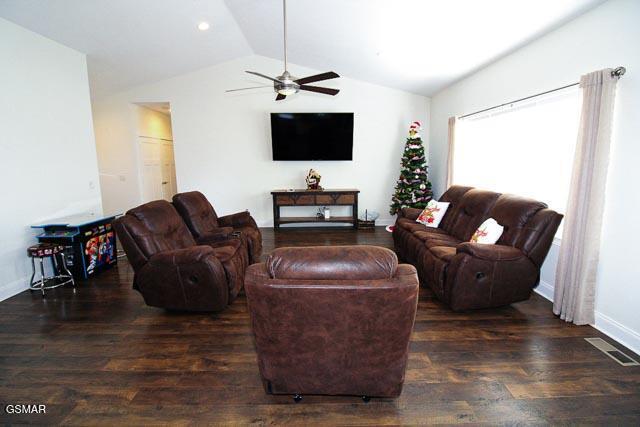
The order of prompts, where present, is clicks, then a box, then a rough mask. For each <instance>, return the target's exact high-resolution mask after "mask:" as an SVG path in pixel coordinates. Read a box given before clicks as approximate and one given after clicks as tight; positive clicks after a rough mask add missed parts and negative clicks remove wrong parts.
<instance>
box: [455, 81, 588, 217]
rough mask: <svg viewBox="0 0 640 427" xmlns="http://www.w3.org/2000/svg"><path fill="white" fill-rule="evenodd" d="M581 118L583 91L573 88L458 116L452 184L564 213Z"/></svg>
mask: <svg viewBox="0 0 640 427" xmlns="http://www.w3.org/2000/svg"><path fill="white" fill-rule="evenodd" d="M579 118H580V90H579V89H578V88H577V87H573V88H568V89H564V90H561V91H557V92H554V93H552V94H547V95H542V96H539V97H535V98H532V99H529V100H526V101H522V102H518V103H514V104H510V105H507V106H504V107H501V108H498V109H493V110H491V111H488V112H486V113H481V114H477V115H473V116H470V117H467V118H461V119H458V120H457V121H456V125H455V150H454V151H453V168H452V169H453V179H452V182H453V183H454V184H459V185H469V186H472V187H478V188H483V189H487V190H493V191H497V192H501V193H513V194H518V195H520V196H525V197H531V198H534V199H536V200H540V201H543V202H545V203H547V204H548V205H549V207H550V208H552V209H554V210H556V211H558V212H564V211H565V206H566V202H567V194H568V192H569V182H570V176H571V164H572V162H573V154H574V150H575V142H576V136H577V130H578V123H579Z"/></svg>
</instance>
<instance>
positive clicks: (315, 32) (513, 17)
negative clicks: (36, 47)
mask: <svg viewBox="0 0 640 427" xmlns="http://www.w3.org/2000/svg"><path fill="white" fill-rule="evenodd" d="M602 2H603V0H518V1H513V0H483V1H477V0H448V1H442V0H289V1H288V3H287V9H288V10H287V14H288V21H289V61H290V62H291V63H294V64H298V65H301V66H305V67H310V68H315V69H319V70H323V71H324V70H334V71H336V72H337V73H339V74H341V75H343V76H346V77H351V78H355V79H359V80H364V81H369V82H372V83H377V84H380V85H384V86H389V87H394V88H398V89H402V90H406V91H410V92H413V93H418V94H422V95H427V96H429V95H433V94H434V93H436V92H438V91H439V90H441V89H442V88H444V87H446V86H448V85H449V84H451V83H453V82H454V81H456V80H458V79H460V78H461V77H463V76H465V75H468V74H470V73H472V72H473V71H475V70H477V69H479V68H481V67H483V66H484V65H486V64H488V63H490V62H492V61H494V60H496V59H498V58H499V57H501V56H504V55H506V54H508V53H509V52H511V51H513V50H514V49H517V48H518V47H520V46H522V45H524V44H526V43H528V42H529V41H531V40H533V39H535V38H537V37H539V36H541V35H543V34H545V33H547V32H549V31H551V30H553V29H555V28H557V27H559V26H560V25H562V24H563V23H565V22H567V21H569V20H571V19H573V18H575V17H576V16H578V15H580V14H582V13H584V12H585V11H587V10H588V9H591V8H593V7H595V6H596V5H598V4H600V3H602ZM0 17H3V18H5V19H7V20H9V21H12V22H15V23H16V24H18V25H21V26H23V27H26V28H28V29H30V30H32V31H35V32H37V33H40V34H42V35H44V36H46V37H48V38H50V39H52V40H55V41H57V42H59V43H62V44H64V45H66V46H69V47H71V48H74V49H76V50H79V51H81V52H84V53H86V54H87V58H88V64H89V76H90V81H91V86H92V94H93V96H94V97H100V96H104V95H108V94H111V93H114V92H117V91H120V90H123V89H126V88H128V87H132V86H136V85H139V84H143V83H148V82H153V81H158V80H161V79H164V78H168V77H172V76H176V75H179V74H182V73H185V72H189V71H193V70H196V69H199V68H203V67H206V66H210V65H214V64H218V63H221V62H224V61H228V60H230V59H234V58H238V57H242V56H247V55H251V54H258V55H263V56H267V57H271V58H277V59H281V58H282V56H283V55H282V33H283V31H282V1H281V0H135V1H134V0H0ZM202 21H207V22H209V23H210V25H211V27H210V29H209V30H208V31H199V30H198V29H197V25H198V23H199V22H202ZM0 42H1V41H0ZM292 71H293V72H294V73H295V68H294V69H292Z"/></svg>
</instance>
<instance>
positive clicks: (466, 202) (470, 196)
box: [443, 189, 500, 241]
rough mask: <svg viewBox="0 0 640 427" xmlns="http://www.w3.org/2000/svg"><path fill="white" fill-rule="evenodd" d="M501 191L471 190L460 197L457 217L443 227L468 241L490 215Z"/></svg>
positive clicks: (453, 234)
mask: <svg viewBox="0 0 640 427" xmlns="http://www.w3.org/2000/svg"><path fill="white" fill-rule="evenodd" d="M498 197H500V193H494V192H493V191H485V190H476V189H473V190H469V191H467V192H466V193H465V194H464V195H463V196H462V198H461V199H460V204H459V207H458V210H457V212H456V213H455V217H454V218H452V219H451V221H450V222H449V223H448V224H447V227H443V229H444V230H445V231H446V232H448V233H449V234H451V235H452V236H454V237H457V238H458V239H460V240H464V241H467V240H469V239H470V238H471V235H472V234H473V232H474V231H476V229H477V228H478V227H479V226H480V224H482V222H483V221H484V220H485V219H487V218H488V217H489V211H491V208H493V205H494V204H495V202H496V200H497V199H498Z"/></svg>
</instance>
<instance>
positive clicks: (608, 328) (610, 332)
mask: <svg viewBox="0 0 640 427" xmlns="http://www.w3.org/2000/svg"><path fill="white" fill-rule="evenodd" d="M593 327H594V328H596V329H597V330H599V331H600V332H602V333H603V334H605V335H607V336H609V337H611V338H613V339H614V340H616V341H617V342H619V343H620V344H622V345H624V346H625V347H627V348H629V349H631V350H633V351H634V352H635V353H636V354H639V355H640V334H639V333H638V332H636V331H634V330H632V329H629V328H627V327H626V326H624V325H623V324H622V323H619V322H616V321H615V320H613V319H612V318H610V317H609V316H607V315H604V314H602V313H600V312H598V311H596V323H595V325H593Z"/></svg>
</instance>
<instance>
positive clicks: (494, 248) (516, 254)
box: [456, 242, 526, 261]
mask: <svg viewBox="0 0 640 427" xmlns="http://www.w3.org/2000/svg"><path fill="white" fill-rule="evenodd" d="M456 253H457V254H460V253H465V254H469V255H471V256H474V257H476V258H480V259H484V260H487V261H513V260H517V259H520V258H525V257H526V255H525V253H524V252H522V251H521V250H520V249H518V248H514V247H513V246H505V245H487V244H483V243H471V242H464V243H460V244H459V245H458V246H456Z"/></svg>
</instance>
